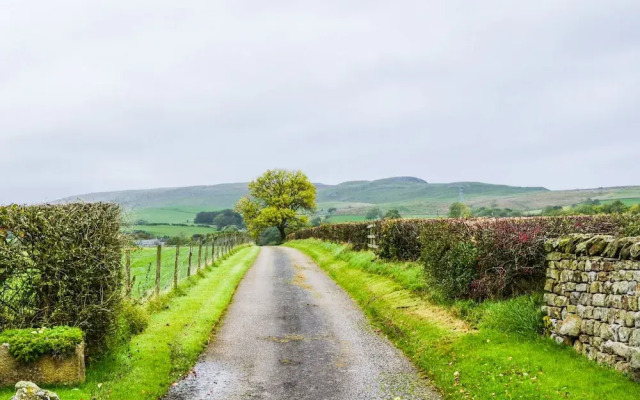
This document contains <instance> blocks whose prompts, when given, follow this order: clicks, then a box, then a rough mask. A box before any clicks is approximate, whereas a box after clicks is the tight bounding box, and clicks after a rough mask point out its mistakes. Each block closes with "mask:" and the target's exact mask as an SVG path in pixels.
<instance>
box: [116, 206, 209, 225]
mask: <svg viewBox="0 0 640 400" xmlns="http://www.w3.org/2000/svg"><path fill="white" fill-rule="evenodd" d="M217 210H218V209H209V208H206V207H204V208H203V207H197V206H175V207H150V208H134V209H129V210H128V211H127V213H126V219H128V220H129V221H130V222H131V223H135V221H137V220H145V221H148V222H154V223H161V222H166V223H168V224H191V223H193V219H194V218H195V217H196V214H197V213H198V212H200V211H217Z"/></svg>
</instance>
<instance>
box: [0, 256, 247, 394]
mask: <svg viewBox="0 0 640 400" xmlns="http://www.w3.org/2000/svg"><path fill="white" fill-rule="evenodd" d="M258 252H259V248H258V247H255V246H253V247H245V248H242V249H240V250H239V251H237V252H235V253H234V254H232V255H230V256H229V257H228V258H226V259H225V260H223V261H220V262H219V264H216V265H215V266H214V267H212V266H210V267H207V269H205V270H204V271H203V272H202V273H200V274H197V275H195V276H193V277H191V278H189V279H188V280H186V281H185V282H184V283H183V284H182V285H181V286H180V287H179V288H178V290H177V291H174V292H171V293H170V294H168V295H166V296H165V297H164V298H163V300H162V301H161V302H160V303H159V304H157V305H156V307H158V308H160V310H158V311H157V312H155V313H154V314H153V315H152V316H151V318H150V321H149V325H148V327H147V329H146V330H145V331H144V332H143V333H141V334H139V335H137V336H134V337H133V338H132V339H131V341H130V342H127V343H126V344H123V345H121V346H119V347H117V348H115V349H114V350H113V351H111V352H110V353H109V354H107V355H106V356H104V357H103V358H101V359H99V360H96V361H94V362H92V363H91V365H90V367H89V369H88V370H87V382H86V383H85V384H84V385H81V386H78V387H54V388H49V389H51V390H53V391H55V392H56V393H58V395H59V396H60V397H61V398H62V399H63V400H81V399H82V400H90V399H114V400H121V399H127V400H142V399H157V398H159V397H161V396H163V395H164V394H165V393H166V392H167V390H168V388H169V387H170V386H171V384H172V383H173V382H175V381H176V380H178V379H179V378H180V377H181V376H182V375H183V374H184V373H186V372H187V371H188V370H189V369H190V368H191V367H192V366H193V365H194V363H195V362H196V360H197V357H198V355H199V354H200V353H201V352H202V350H203V349H204V347H205V345H206V344H207V341H208V340H209V337H210V334H211V330H212V329H213V327H214V325H215V324H216V323H217V322H218V320H219V319H220V316H221V315H222V313H223V312H224V310H225V309H226V308H227V305H228V304H229V302H230V301H231V298H232V296H233V293H234V292H235V289H236V287H237V285H238V283H239V282H240V280H241V279H242V277H243V276H244V274H245V272H246V271H247V270H248V269H249V267H250V266H251V265H252V264H253V261H254V260H255V258H256V256H257V254H258ZM13 393H14V390H12V389H11V388H4V389H0V398H2V399H9V398H10V397H11V396H12V395H13Z"/></svg>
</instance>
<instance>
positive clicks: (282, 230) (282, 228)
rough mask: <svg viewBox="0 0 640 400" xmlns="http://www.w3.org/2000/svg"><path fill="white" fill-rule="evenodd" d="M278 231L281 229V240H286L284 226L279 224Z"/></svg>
mask: <svg viewBox="0 0 640 400" xmlns="http://www.w3.org/2000/svg"><path fill="white" fill-rule="evenodd" d="M278 231H280V241H281V242H284V239H285V238H286V235H285V233H284V226H279V227H278Z"/></svg>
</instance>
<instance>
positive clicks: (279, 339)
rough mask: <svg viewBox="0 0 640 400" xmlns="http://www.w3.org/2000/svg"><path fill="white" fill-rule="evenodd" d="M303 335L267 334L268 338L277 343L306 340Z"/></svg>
mask: <svg viewBox="0 0 640 400" xmlns="http://www.w3.org/2000/svg"><path fill="white" fill-rule="evenodd" d="M304 339H305V337H304V336H302V335H285V336H267V340H269V341H271V342H276V343H289V342H299V341H302V340H304Z"/></svg>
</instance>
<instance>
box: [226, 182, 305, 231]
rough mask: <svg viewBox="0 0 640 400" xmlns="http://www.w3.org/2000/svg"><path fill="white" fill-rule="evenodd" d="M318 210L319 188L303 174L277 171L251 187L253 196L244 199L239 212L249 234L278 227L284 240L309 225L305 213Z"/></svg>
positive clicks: (237, 209) (239, 202) (250, 185)
mask: <svg viewBox="0 0 640 400" xmlns="http://www.w3.org/2000/svg"><path fill="white" fill-rule="evenodd" d="M315 209H316V187H315V186H313V184H312V183H311V182H310V181H309V178H307V176H306V175H305V174H303V173H302V171H287V170H282V169H273V170H268V171H267V172H265V173H264V174H263V175H262V176H261V177H259V178H258V179H256V180H254V181H253V182H251V183H250V184H249V195H248V196H245V197H243V198H241V199H240V200H239V201H238V202H237V203H236V206H235V210H236V211H237V212H239V213H240V214H242V216H243V217H244V221H245V223H246V224H247V228H248V230H249V232H251V234H252V235H253V236H254V238H258V236H259V235H260V232H262V231H264V230H265V229H267V228H270V227H275V228H277V229H278V232H279V233H280V240H284V238H285V237H286V234H287V231H290V230H292V229H296V228H298V227H302V226H305V225H307V224H308V221H309V218H308V217H307V216H306V215H302V213H305V212H306V213H311V212H314V211H315Z"/></svg>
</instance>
